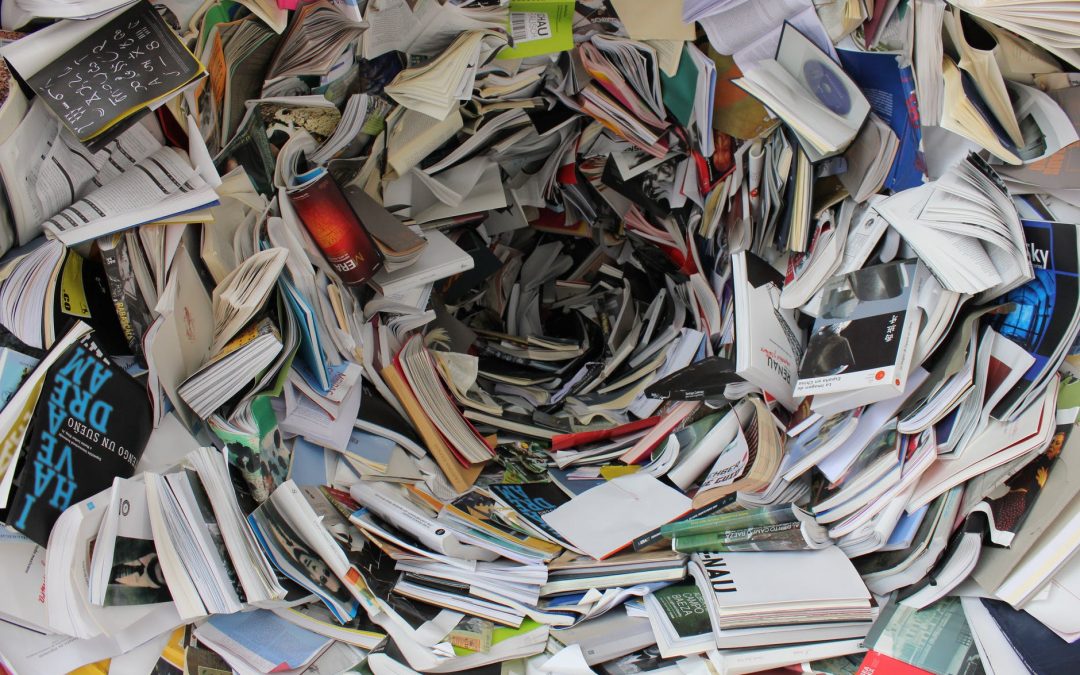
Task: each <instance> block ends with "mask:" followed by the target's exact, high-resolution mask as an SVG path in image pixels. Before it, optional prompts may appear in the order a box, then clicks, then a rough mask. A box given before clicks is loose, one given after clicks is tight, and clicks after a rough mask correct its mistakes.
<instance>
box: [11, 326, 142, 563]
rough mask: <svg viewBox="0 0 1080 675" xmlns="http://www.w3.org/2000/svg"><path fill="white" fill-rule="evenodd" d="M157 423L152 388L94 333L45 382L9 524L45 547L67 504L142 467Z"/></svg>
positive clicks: (70, 353) (61, 361) (84, 497)
mask: <svg viewBox="0 0 1080 675" xmlns="http://www.w3.org/2000/svg"><path fill="white" fill-rule="evenodd" d="M151 429H152V420H151V409H150V401H149V399H148V397H147V395H146V389H145V387H144V386H143V385H141V384H139V383H138V382H136V381H135V380H134V379H133V378H132V377H131V376H129V375H128V374H127V373H126V372H124V371H123V370H122V369H121V368H119V367H118V366H116V365H115V364H113V363H112V362H111V361H110V360H109V358H108V357H107V356H106V355H105V353H104V352H103V351H102V349H101V347H100V346H98V344H97V342H95V340H94V336H93V334H91V335H87V336H86V337H84V338H83V339H82V340H80V341H79V342H77V343H76V344H75V345H73V346H72V347H71V348H70V349H69V350H68V351H67V353H65V354H64V355H63V356H61V357H60V359H59V360H58V361H57V362H56V363H55V364H54V365H53V367H52V368H50V369H49V372H48V373H47V374H46V376H45V380H44V382H43V383H42V388H41V396H40V398H38V403H37V407H36V408H35V410H34V416H33V418H32V420H31V426H30V431H29V432H28V434H27V443H26V445H25V448H26V456H25V463H24V464H23V468H22V472H21V473H20V474H19V478H18V488H17V490H16V492H15V498H14V500H13V501H12V504H11V508H10V510H9V511H8V520H7V524H8V525H10V526H11V527H14V528H15V529H16V530H19V531H20V532H22V533H23V534H25V535H26V536H27V537H29V538H30V539H32V540H33V541H34V542H36V543H37V544H40V545H41V546H46V545H47V544H48V541H49V532H51V531H52V526H53V523H55V522H56V519H57V518H59V517H60V514H61V513H62V512H63V510H64V509H66V508H67V507H68V506H70V505H72V504H77V503H78V502H81V501H82V500H84V499H86V498H87V497H91V496H93V495H95V494H97V493H98V492H100V491H102V490H104V489H105V488H107V487H109V486H110V485H112V482H113V478H114V477H115V476H121V477H123V478H128V477H130V476H131V475H132V474H134V473H135V465H136V464H137V463H138V462H139V457H140V456H141V455H142V452H143V449H144V448H145V447H146V442H147V440H148V439H149V438H150V432H151Z"/></svg>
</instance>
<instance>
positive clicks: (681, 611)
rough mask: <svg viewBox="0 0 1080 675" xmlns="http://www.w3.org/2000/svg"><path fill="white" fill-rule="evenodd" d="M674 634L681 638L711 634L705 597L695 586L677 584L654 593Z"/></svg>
mask: <svg viewBox="0 0 1080 675" xmlns="http://www.w3.org/2000/svg"><path fill="white" fill-rule="evenodd" d="M654 595H655V596H656V600H657V601H658V602H659V603H660V607H662V608H663V610H664V614H666V615H667V618H668V620H669V621H670V622H671V625H672V627H674V628H675V632H676V633H678V634H679V637H681V638H690V637H696V636H698V635H705V634H707V633H711V632H712V625H711V624H710V623H709V609H708V607H706V605H705V597H704V596H703V595H701V590H700V589H699V588H698V587H697V585H696V584H677V585H675V586H668V587H667V588H661V589H660V590H658V591H656V593H654Z"/></svg>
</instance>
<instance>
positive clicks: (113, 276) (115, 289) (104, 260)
mask: <svg viewBox="0 0 1080 675" xmlns="http://www.w3.org/2000/svg"><path fill="white" fill-rule="evenodd" d="M129 241H130V240H129V238H128V237H126V236H124V235H123V234H114V235H112V236H111V237H108V238H107V239H103V240H101V241H100V242H99V243H98V248H99V250H100V251H101V264H102V267H103V268H104V270H105V277H106V279H107V281H108V284H109V295H110V296H111V297H112V301H113V305H114V306H115V307H116V315H117V317H118V318H119V319H120V327H121V329H123V331H124V338H125V339H126V340H127V343H128V346H129V347H130V349H131V353H132V354H136V355H141V354H142V352H143V346H142V339H143V336H144V335H146V331H147V330H148V329H149V328H150V324H152V323H153V322H154V317H153V314H152V313H151V311H150V307H148V306H147V303H146V300H145V299H144V298H143V296H142V294H141V293H140V292H139V287H138V283H137V281H136V279H135V270H134V268H133V267H132V261H131V256H130V252H129V251H128V244H129Z"/></svg>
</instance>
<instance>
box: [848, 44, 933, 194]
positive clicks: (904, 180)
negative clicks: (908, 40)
mask: <svg viewBox="0 0 1080 675" xmlns="http://www.w3.org/2000/svg"><path fill="white" fill-rule="evenodd" d="M836 51H837V54H839V56H840V64H841V65H842V66H843V67H844V71H845V72H846V73H847V74H848V75H850V76H851V79H852V80H854V81H855V84H856V85H858V87H859V89H861V90H862V92H863V94H865V95H866V99H867V100H868V101H870V108H871V109H872V110H873V111H874V113H875V114H876V115H877V116H878V117H880V118H881V119H882V121H884V122H885V123H886V124H888V125H889V128H890V129H892V130H893V133H895V134H896V137H897V138H898V139H899V140H900V147H899V149H898V150H897V151H896V159H895V160H894V161H893V165H892V168H891V169H890V170H889V175H888V177H887V178H886V179H885V189H887V190H893V191H894V192H899V191H900V190H906V189H908V188H913V187H916V186H918V185H922V182H923V177H924V176H925V175H926V159H925V158H924V157H923V153H922V150H921V148H922V125H921V123H920V122H919V104H918V101H917V100H916V99H915V77H914V75H913V73H912V70H911V66H910V65H908V66H903V67H901V66H900V63H899V61H898V60H897V56H896V55H895V54H886V53H881V52H858V51H850V50H845V49H838V50H836Z"/></svg>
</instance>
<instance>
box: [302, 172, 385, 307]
mask: <svg viewBox="0 0 1080 675" xmlns="http://www.w3.org/2000/svg"><path fill="white" fill-rule="evenodd" d="M289 201H291V202H292V205H293V207H294V208H296V213H297V214H298V215H299V216H300V221H301V222H302V223H303V224H304V228H305V229H307V231H308V232H309V233H310V234H311V238H312V239H314V240H315V244H316V245H317V246H318V247H319V250H321V251H322V253H323V255H324V256H326V260H327V262H329V263H330V266H331V267H333V268H334V271H335V272H337V275H338V277H340V278H341V280H342V281H343V282H344V283H345V284H347V285H349V286H359V285H361V284H364V283H366V282H367V281H368V279H370V278H371V277H372V276H373V275H374V274H375V273H376V272H377V271H379V269H380V268H382V261H383V258H382V253H380V252H379V249H378V247H376V246H375V243H374V242H373V241H372V239H371V235H369V234H368V231H367V230H366V229H365V228H364V226H363V224H361V222H360V221H359V219H357V217H356V214H354V213H353V210H352V208H351V207H350V206H349V203H348V202H347V201H345V197H344V196H343V195H342V194H341V190H340V189H339V188H338V186H337V184H336V183H334V180H333V179H332V178H331V177H330V174H323V175H322V177H320V178H318V179H317V180H315V181H314V182H313V183H311V184H310V185H307V186H304V187H303V188H301V189H299V190H297V191H295V192H293V193H291V194H290V195H289Z"/></svg>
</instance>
